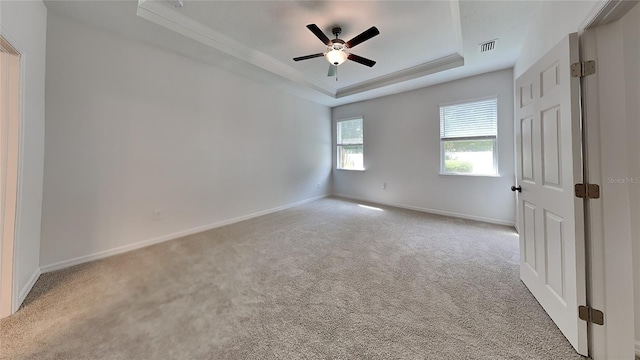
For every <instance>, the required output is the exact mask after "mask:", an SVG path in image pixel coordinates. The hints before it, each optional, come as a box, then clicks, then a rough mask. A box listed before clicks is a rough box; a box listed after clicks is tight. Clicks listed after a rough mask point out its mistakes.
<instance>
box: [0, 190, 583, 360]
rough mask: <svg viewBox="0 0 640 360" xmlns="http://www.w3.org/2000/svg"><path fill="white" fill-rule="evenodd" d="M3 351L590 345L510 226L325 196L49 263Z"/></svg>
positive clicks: (329, 351) (250, 355)
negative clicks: (560, 317)
mask: <svg viewBox="0 0 640 360" xmlns="http://www.w3.org/2000/svg"><path fill="white" fill-rule="evenodd" d="M0 326H1V330H2V334H1V336H0V340H1V345H0V350H1V355H0V358H2V359H42V360H44V359H127V360H131V359H492V360H495V359H527V360H531V359H582V357H580V356H578V355H577V354H576V353H575V352H574V350H573V349H572V347H571V346H570V345H569V343H568V342H567V341H566V340H565V339H564V337H563V336H562V334H561V333H560V331H559V330H558V329H557V328H556V327H555V325H554V324H553V322H552V321H551V320H550V319H549V318H548V317H547V315H546V314H545V312H544V310H542V308H541V307H540V306H539V305H538V304H537V302H536V301H535V299H534V298H533V296H532V295H531V294H530V293H529V292H528V290H527V289H526V287H525V286H524V285H523V284H522V283H521V282H520V280H519V277H518V238H517V235H516V234H515V233H514V231H513V229H511V228H508V227H502V226H496V225H489V224H484V223H478V222H472V221H466V220H460V219H453V218H447V217H442V216H436V215H429V214H423V213H419V212H413V211H406V210H400V209H394V208H387V207H383V208H382V211H380V210H376V209H373V208H367V207H362V206H359V205H358V203H354V202H349V201H344V200H338V199H323V200H319V201H315V202H312V203H309V204H306V205H302V206H298V207H295V208H292V209H288V210H285V211H281V212H278V213H274V214H270V215H266V216H263V217H259V218H255V219H252V220H248V221H244V222H241V223H237V224H234V225H229V226H225V227H222V228H218V229H214V230H211V231H207V232H204V233H201V234H197V235H193V236H188V237H185V238H182V239H178V240H174V241H170V242H166V243H162V244H159V245H155V246H151V247H148V248H144V249H141V250H137V251H134V252H130V253H127V254H123V255H119V256H115V257H111V258H108V259H103V260H100V261H95V262H92V263H88V264H84V265H79V266H76V267H73V268H68V269H65V270H61V271H58V272H54V273H49V274H45V275H43V276H41V277H40V279H39V280H38V282H37V283H36V285H35V287H34V289H33V291H32V292H31V293H30V294H29V296H28V298H27V300H26V301H25V304H24V305H23V308H22V309H21V310H20V311H19V312H18V313H17V314H15V315H14V316H11V317H9V318H7V319H4V320H2V322H1V323H0Z"/></svg>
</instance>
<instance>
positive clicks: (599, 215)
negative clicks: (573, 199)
mask: <svg viewBox="0 0 640 360" xmlns="http://www.w3.org/2000/svg"><path fill="white" fill-rule="evenodd" d="M636 4H637V2H635V1H633V2H630V1H620V0H608V1H605V2H601V3H598V4H596V5H595V7H594V8H593V10H592V11H591V12H590V14H589V15H588V16H587V18H585V20H584V21H583V22H582V24H581V25H580V27H579V29H578V35H579V43H580V58H581V60H582V61H586V60H596V68H597V69H598V65H597V62H598V59H595V56H596V53H597V51H596V49H597V48H596V38H595V28H596V27H598V26H601V25H606V24H609V23H612V22H615V21H617V20H619V19H621V18H622V17H623V16H624V15H625V14H626V13H627V12H628V11H629V10H631V8H633V6H634V5H636ZM598 72H599V70H597V72H596V74H593V75H590V76H587V77H584V78H582V79H581V86H580V88H581V99H582V122H583V124H582V125H583V163H584V164H583V166H584V175H583V177H584V182H585V183H594V184H599V185H600V186H601V188H602V186H603V185H604V184H603V181H604V179H606V176H605V174H603V173H602V167H601V166H600V165H601V160H602V159H601V156H600V154H601V149H602V143H601V141H600V135H601V134H600V106H599V101H600V99H599V92H600V90H602V89H601V85H602V84H600V83H599V81H598ZM602 196H603V197H606V196H607V194H603V195H602ZM611 210H612V209H611V206H610V205H609V207H608V209H605V208H604V206H603V201H602V199H594V200H585V242H586V243H585V250H586V252H587V253H586V258H587V269H586V272H587V274H586V275H587V305H589V306H591V307H593V308H596V309H599V310H601V311H603V312H604V314H605V324H604V325H603V326H600V325H594V324H588V328H589V355H590V356H591V357H592V358H593V359H595V360H599V359H618V358H620V356H626V355H627V354H629V355H631V354H633V353H634V351H633V349H634V343H635V340H634V336H633V334H634V332H635V331H634V316H629V314H634V308H633V291H631V292H630V291H629V289H633V285H634V283H633V267H632V265H633V264H632V257H631V254H632V252H631V251H632V248H631V246H632V244H631V241H632V239H631V234H630V233H627V234H625V235H626V236H623V237H620V238H617V237H616V238H613V237H609V238H607V240H606V244H605V239H604V234H605V231H607V232H609V231H608V230H610V229H611V228H612V227H614V226H613V225H609V224H607V223H605V222H604V214H605V212H607V213H608V212H611ZM617 210H618V211H624V210H623V209H620V207H618V209H617ZM628 210H629V209H628V208H627V209H626V211H627V212H628ZM621 254H623V256H621ZM624 254H627V255H628V256H624ZM629 359H633V355H631V357H630V358H629Z"/></svg>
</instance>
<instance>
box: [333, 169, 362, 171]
mask: <svg viewBox="0 0 640 360" xmlns="http://www.w3.org/2000/svg"><path fill="white" fill-rule="evenodd" d="M336 170H339V171H364V169H338V168H336Z"/></svg>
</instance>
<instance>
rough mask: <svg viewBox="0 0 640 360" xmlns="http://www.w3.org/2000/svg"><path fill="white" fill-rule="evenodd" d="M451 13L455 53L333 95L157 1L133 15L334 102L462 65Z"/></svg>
mask: <svg viewBox="0 0 640 360" xmlns="http://www.w3.org/2000/svg"><path fill="white" fill-rule="evenodd" d="M451 11H452V18H453V22H454V30H455V31H454V32H455V33H456V43H457V48H458V53H455V54H451V55H448V56H445V57H443V58H440V59H436V60H432V61H428V62H426V63H423V64H420V65H417V66H414V67H411V68H409V69H404V70H400V71H396V72H393V73H391V74H387V75H384V76H380V77H377V78H375V79H371V80H367V81H363V82H360V83H358V84H354V85H351V86H346V87H343V88H340V89H338V90H337V91H335V90H333V88H332V87H331V86H329V85H327V84H325V83H323V82H321V81H318V80H315V79H307V78H306V77H305V76H303V74H302V73H301V72H300V71H298V70H296V69H295V68H293V67H291V66H289V65H287V64H285V63H283V62H281V61H278V60H276V59H274V58H273V57H271V56H269V55H267V54H265V53H263V52H260V51H258V50H255V49H253V48H251V47H249V46H247V45H245V44H243V43H241V42H239V41H237V40H234V39H232V38H230V37H228V36H226V35H225V34H223V33H221V32H218V31H216V30H214V29H212V28H211V27H209V26H206V25H204V24H202V23H200V22H198V21H195V20H193V19H192V18H190V17H188V16H186V15H184V14H182V13H180V12H178V11H176V10H174V9H172V8H171V7H169V6H166V5H164V4H163V3H162V2H160V1H155V0H138V10H137V15H138V16H139V17H141V18H143V19H146V20H149V21H151V22H153V23H155V24H157V25H160V26H162V27H165V28H167V29H169V30H172V31H175V32H177V33H179V34H181V35H184V36H186V37H188V38H190V39H193V40H195V41H198V42H200V43H202V44H205V45H207V46H210V47H212V48H214V49H217V50H220V51H222V52H224V53H225V54H227V55H230V56H233V57H235V58H237V59H239V60H242V61H245V62H248V63H250V64H252V65H254V66H256V67H259V68H261V69H263V70H266V71H269V72H271V73H273V74H276V75H279V76H282V77H284V78H285V79H288V80H291V81H293V82H294V83H297V84H301V85H303V86H306V87H309V88H310V89H312V90H315V91H318V92H320V93H322V94H324V95H328V96H329V97H331V98H333V99H338V98H341V97H345V96H350V95H355V94H359V93H362V92H365V91H369V90H373V89H377V88H381V87H384V86H388V85H392V84H396V83H399V82H403V81H407V80H412V79H416V78H419V77H423V76H426V75H430V74H434V73H437V72H440V71H444V70H449V69H451V68H454V67H458V66H462V65H464V59H463V58H462V56H461V53H462V25H461V20H460V9H459V5H458V3H457V1H456V2H455V4H453V3H452V5H451ZM456 11H457V14H456Z"/></svg>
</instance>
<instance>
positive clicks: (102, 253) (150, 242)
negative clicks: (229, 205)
mask: <svg viewBox="0 0 640 360" xmlns="http://www.w3.org/2000/svg"><path fill="white" fill-rule="evenodd" d="M327 196H329V195H328V194H325V195H320V196H316V197H312V198H309V199H305V200H301V201H297V202H294V203H290V204H287V205H283V206H278V207H275V208H272V209H267V210H262V211H258V212H255V213H252V214H248V215H243V216H239V217H236V218H233V219H227V220H222V221H218V222H215V223H212V224H207V225H203V226H198V227H195V228H191V229H187V230H183V231H178V232H174V233H171V234H168V235H164V236H159V237H155V238H152V239H147V240H142V241H138V242H135V243H133V244H128V245H124V246H120V247H116V248H113V249H109V250H103V251H98V252H96V253H93V254H88V255H83V256H79V257H76V258H73V259H68V260H63V261H59V262H56V263H53V264H49V265H44V266H41V267H40V269H41V271H42V273H43V274H44V273H48V272H51V271H56V270H60V269H64V268H68V267H70V266H74V265H79V264H82V263H86V262H89V261H93V260H98V259H102V258H106V257H109V256H113V255H118V254H122V253H125V252H129V251H133V250H137V249H140V248H143V247H147V246H150V245H154V244H158V243H161V242H165V241H169V240H174V239H178V238H181V237H185V236H189V235H193V234H197V233H200V232H203V231H207V230H211V229H215V228H218V227H221V226H225V225H230V224H233V223H237V222H240V221H244V220H249V219H252V218H255V217H258V216H263V215H267V214H271V213H274V212H277V211H282V210H285V209H289V208H292V207H295V206H299V205H302V204H306V203H309V202H312V201H316V200H319V199H322V198H325V197H327Z"/></svg>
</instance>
